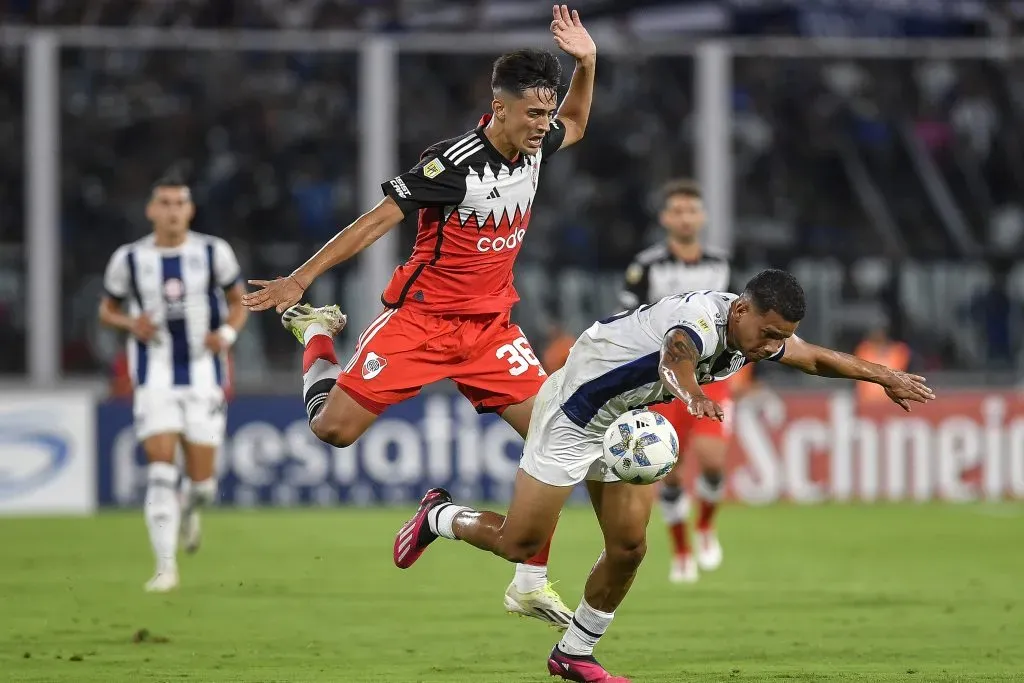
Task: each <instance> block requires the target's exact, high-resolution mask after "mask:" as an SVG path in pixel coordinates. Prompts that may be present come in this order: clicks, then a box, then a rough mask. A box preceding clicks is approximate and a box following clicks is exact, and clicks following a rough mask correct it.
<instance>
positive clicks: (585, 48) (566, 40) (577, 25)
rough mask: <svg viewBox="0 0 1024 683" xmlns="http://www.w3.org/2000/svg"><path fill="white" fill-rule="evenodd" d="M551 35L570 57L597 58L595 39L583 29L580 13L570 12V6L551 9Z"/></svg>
mask: <svg viewBox="0 0 1024 683" xmlns="http://www.w3.org/2000/svg"><path fill="white" fill-rule="evenodd" d="M551 16H552V17H554V19H553V20H552V22H551V33H552V35H554V37H555V44H556V45H558V47H559V48H560V49H561V50H562V51H563V52H565V53H566V54H568V55H571V56H573V57H575V58H576V59H578V60H584V59H594V58H595V57H596V56H597V45H596V44H595V43H594V39H593V38H591V37H590V34H589V33H587V29H585V28H583V22H581V21H580V13H579V12H577V11H576V10H573V11H572V12H570V11H569V6H568V5H554V6H553V7H552V8H551Z"/></svg>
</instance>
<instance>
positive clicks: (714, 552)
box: [696, 528, 722, 572]
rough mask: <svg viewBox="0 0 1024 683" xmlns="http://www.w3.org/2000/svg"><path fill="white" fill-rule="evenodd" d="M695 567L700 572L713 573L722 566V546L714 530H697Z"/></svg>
mask: <svg viewBox="0 0 1024 683" xmlns="http://www.w3.org/2000/svg"><path fill="white" fill-rule="evenodd" d="M696 536H697V539H696V540H697V565H698V566H700V568H701V571H705V572H713V571H715V570H716V569H718V568H719V567H721V566H722V544H721V543H719V542H718V533H717V532H716V531H715V530H714V528H710V529H707V530H706V531H701V530H700V529H697V533H696Z"/></svg>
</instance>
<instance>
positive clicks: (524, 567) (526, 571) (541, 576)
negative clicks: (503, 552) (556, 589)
mask: <svg viewBox="0 0 1024 683" xmlns="http://www.w3.org/2000/svg"><path fill="white" fill-rule="evenodd" d="M514 583H515V585H516V590H517V591H519V592H520V593H532V592H533V591H537V590H540V589H541V588H543V587H544V586H546V585H548V568H547V566H545V565H536V564H517V565H516V577H515V579H514Z"/></svg>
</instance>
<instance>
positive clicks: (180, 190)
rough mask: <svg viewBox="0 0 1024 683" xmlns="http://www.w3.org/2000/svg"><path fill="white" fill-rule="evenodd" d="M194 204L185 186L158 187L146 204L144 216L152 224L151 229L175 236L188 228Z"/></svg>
mask: <svg viewBox="0 0 1024 683" xmlns="http://www.w3.org/2000/svg"><path fill="white" fill-rule="evenodd" d="M194 212H195V206H194V205H193V204H192V195H191V193H190V192H189V189H188V188H187V187H158V188H156V189H155V190H153V196H152V197H150V199H149V204H147V205H146V218H148V219H149V221H150V222H151V223H152V224H153V230H154V231H156V232H158V233H160V234H162V235H167V236H169V237H176V236H180V235H181V234H183V233H184V232H185V231H186V230H188V225H189V223H191V222H192V216H193V214H194Z"/></svg>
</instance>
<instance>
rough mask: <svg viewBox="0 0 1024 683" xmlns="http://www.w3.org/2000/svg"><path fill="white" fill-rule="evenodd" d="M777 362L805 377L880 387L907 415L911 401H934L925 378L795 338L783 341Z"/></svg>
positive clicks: (933, 395)
mask: <svg viewBox="0 0 1024 683" xmlns="http://www.w3.org/2000/svg"><path fill="white" fill-rule="evenodd" d="M778 361H779V362H780V363H782V364H783V365H788V366H789V367H791V368H796V369H797V370H800V371H802V372H806V373H807V374H808V375H818V376H819V377H842V378H846V379H855V380H859V381H861V382H872V383H874V384H879V385H881V386H882V387H884V388H885V394H886V396H888V397H889V398H890V399H892V401H893V403H895V404H897V405H898V406H900V407H901V408H903V409H904V410H906V411H907V412H910V402H911V401H914V402H916V403H926V402H928V401H930V400H932V399H934V398H935V394H934V392H932V390H931V389H930V388H929V387H928V385H926V384H925V381H926V380H925V378H924V377H921V376H919V375H911V374H909V373H906V372H902V371H899V370H893V369H891V368H887V367H885V366H884V365H878V364H877V363H871V362H868V361H866V360H863V359H861V358H857V357H856V356H851V355H850V354H848V353H842V352H841V351H833V350H832V349H827V348H825V347H823V346H816V345H814V344H810V343H808V342H805V341H804V340H803V339H800V338H799V337H797V336H795V335H794V336H792V337H790V338H789V339H788V340H786V345H785V347H784V348H783V350H782V355H781V356H780V357H779V358H778Z"/></svg>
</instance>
